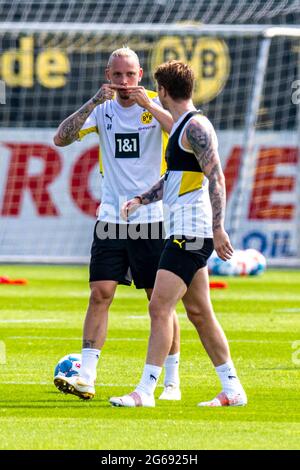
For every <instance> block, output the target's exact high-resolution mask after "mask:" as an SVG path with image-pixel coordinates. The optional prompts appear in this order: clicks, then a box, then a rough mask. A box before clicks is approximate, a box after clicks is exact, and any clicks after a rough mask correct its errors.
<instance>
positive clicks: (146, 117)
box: [141, 111, 153, 124]
mask: <svg viewBox="0 0 300 470" xmlns="http://www.w3.org/2000/svg"><path fill="white" fill-rule="evenodd" d="M152 119H153V116H152V114H151V113H149V111H145V112H144V113H143V114H142V115H141V122H142V124H150V123H151V122H152Z"/></svg>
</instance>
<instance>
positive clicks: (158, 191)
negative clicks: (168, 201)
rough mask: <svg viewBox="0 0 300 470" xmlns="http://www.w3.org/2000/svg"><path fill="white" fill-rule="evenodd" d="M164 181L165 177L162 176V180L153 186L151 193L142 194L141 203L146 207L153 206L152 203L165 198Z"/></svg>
mask: <svg viewBox="0 0 300 470" xmlns="http://www.w3.org/2000/svg"><path fill="white" fill-rule="evenodd" d="M164 180H165V177H164V176H162V177H161V179H160V180H159V181H158V182H157V183H155V185H154V186H152V188H151V189H149V191H146V192H145V193H143V194H141V195H140V196H138V197H139V199H140V203H141V204H143V205H144V206H146V205H147V204H151V203H152V202H157V201H160V200H161V199H162V197H163V192H164Z"/></svg>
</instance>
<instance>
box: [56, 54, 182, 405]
mask: <svg viewBox="0 0 300 470" xmlns="http://www.w3.org/2000/svg"><path fill="white" fill-rule="evenodd" d="M142 75H143V70H142V68H141V67H140V63H139V59H138V56H137V55H136V53H135V52H134V51H132V50H131V49H130V48H127V47H123V48H121V49H118V50H116V51H114V52H113V53H112V54H111V56H110V58H109V61H108V65H107V68H106V79H107V81H108V83H105V84H103V85H102V86H101V88H100V89H99V91H98V92H97V93H96V95H95V96H94V97H93V98H92V99H90V100H89V101H88V102H87V103H86V104H84V105H83V106H82V107H81V108H80V109H79V110H78V111H76V112H75V113H74V114H72V115H71V116H69V117H68V118H67V119H65V120H64V121H63V122H62V123H61V124H60V126H59V128H58V130H57V133H56V135H55V137H54V143H55V144H56V145H58V146H65V145H69V144H71V143H72V142H74V141H75V140H80V139H81V138H82V137H84V136H85V135H86V134H88V133H90V132H97V133H98V134H99V141H100V154H101V161H102V166H103V173H104V177H103V180H102V196H101V206H100V210H99V215H98V221H97V224H96V226H95V230H94V241H93V244H92V248H91V261H90V299H89V306H88V310H87V313H86V318H85V323H84V331H83V347H82V365H81V371H80V376H79V377H78V376H77V377H76V376H75V377H71V378H62V377H55V379H54V383H55V385H56V387H57V388H58V389H59V390H61V391H63V392H65V393H71V394H74V395H77V396H79V397H80V398H84V399H90V398H93V396H94V395H95V387H94V383H95V379H96V367H97V362H98V359H99V356H100V352H101V349H102V347H103V345H104V342H105V338H106V333H107V322H108V310H109V306H110V304H111V302H112V300H113V297H114V294H115V291H116V288H117V285H118V284H125V285H130V284H131V276H132V278H133V280H134V283H135V285H136V287H137V288H144V289H145V291H146V293H147V297H148V299H149V300H150V298H151V294H152V290H153V286H154V281H155V275H156V271H157V267H158V262H159V259H160V254H161V251H162V248H163V225H162V220H163V211H162V203H161V202H157V203H156V204H155V205H154V207H153V210H151V211H150V210H149V208H146V207H142V208H141V210H140V211H139V212H137V213H136V214H135V215H134V216H132V217H131V218H129V220H128V221H126V223H124V221H123V220H122V219H120V217H119V214H120V207H121V205H122V203H123V202H124V201H125V200H127V197H128V195H130V197H134V196H135V195H136V194H140V193H141V192H143V191H145V190H146V189H147V188H148V187H150V186H152V185H153V184H154V183H155V181H157V179H158V178H159V177H160V175H161V174H162V173H161V167H162V161H163V163H165V159H164V158H163V154H164V150H165V146H166V143H167V140H168V134H167V132H170V130H171V127H172V125H173V120H172V117H171V115H170V113H169V112H167V111H165V110H164V109H163V108H162V106H161V104H160V102H159V100H158V98H157V93H155V92H149V91H147V90H145V89H144V88H143V87H142V86H139V82H140V80H141V78H142ZM139 235H140V237H139ZM129 268H130V272H131V274H130V275H128V272H129ZM173 323H174V338H173V341H172V345H170V350H169V355H168V357H167V359H166V362H165V369H166V375H165V381H164V385H165V388H164V390H163V392H162V395H161V397H160V398H161V399H167V400H168V399H169V400H180V398H181V395H180V388H179V372H178V367H179V324H178V319H177V316H176V313H175V311H174V312H173Z"/></svg>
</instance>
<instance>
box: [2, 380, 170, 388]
mask: <svg viewBox="0 0 300 470" xmlns="http://www.w3.org/2000/svg"><path fill="white" fill-rule="evenodd" d="M0 385H53V382H31V381H26V382H25V381H5V382H0ZM96 387H136V384H102V383H97V384H96ZM158 387H163V385H159V386H158Z"/></svg>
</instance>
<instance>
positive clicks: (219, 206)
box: [186, 119, 226, 231]
mask: <svg viewBox="0 0 300 470" xmlns="http://www.w3.org/2000/svg"><path fill="white" fill-rule="evenodd" d="M186 138H187V141H188V143H189V144H190V146H191V148H192V150H193V152H194V154H195V156H196V158H197V160H198V162H199V165H200V167H201V169H202V170H203V172H204V174H205V176H206V177H207V178H208V180H209V196H210V201H211V206H212V213H213V231H215V230H218V229H224V218H225V206H226V189H225V178H224V174H223V171H222V168H221V163H220V158H219V154H218V149H217V144H216V142H215V141H214V139H213V136H212V131H211V130H210V129H209V128H207V127H206V126H205V125H203V124H201V123H200V122H198V121H197V120H195V119H192V120H191V121H190V123H189V124H188V126H187V128H186Z"/></svg>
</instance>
